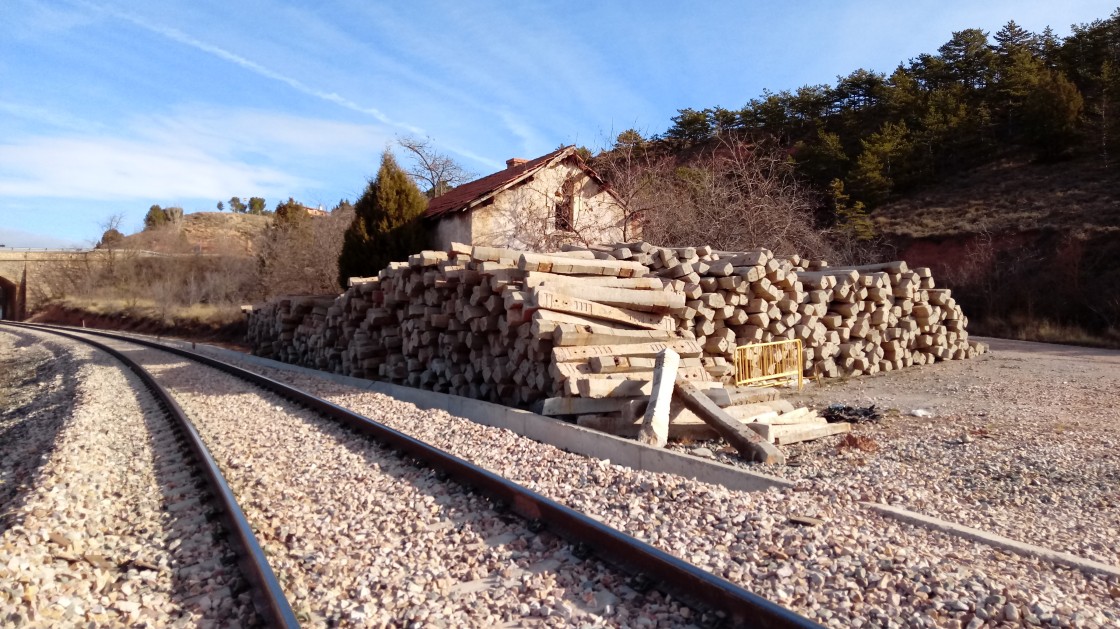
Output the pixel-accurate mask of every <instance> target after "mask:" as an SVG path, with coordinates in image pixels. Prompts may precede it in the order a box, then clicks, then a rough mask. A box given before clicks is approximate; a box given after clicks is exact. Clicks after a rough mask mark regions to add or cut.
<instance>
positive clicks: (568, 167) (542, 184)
mask: <svg viewBox="0 0 1120 629" xmlns="http://www.w3.org/2000/svg"><path fill="white" fill-rule="evenodd" d="M569 176H572V177H574V178H575V190H574V195H575V198H576V201H575V203H574V206H575V207H574V208H573V214H574V216H573V219H574V220H573V227H574V230H573V231H571V232H567V231H558V230H557V229H556V226H555V216H556V205H557V203H560V202H561V201H562V200H563V199H562V190H563V186H564V181H565V180H566V179H567V178H568V177H569ZM472 214H473V218H472V222H471V237H472V242H473V243H474V244H478V245H485V246H492V247H510V248H514V249H532V250H537V251H555V250H558V249H559V248H560V247H561V246H562V245H564V244H565V243H579V244H593V243H611V242H618V241H621V240H623V239H624V230H623V228H622V220H623V217H624V213H623V210H622V208H621V206H620V205H619V204H618V202H617V201H616V200H615V199H614V197H613V196H611V195H610V194H608V193H607V192H606V191H605V190H602V189H601V188H600V186H599V184H597V183H595V181H593V180H592V179H591V178H590V177H588V176H587V174H586V173H585V172H583V171H582V170H580V169H579V167H577V166H576V165H575V164H574V163H572V162H570V161H566V162H562V163H560V164H556V165H555V166H553V167H551V168H545V169H542V170H541V171H538V172H537V173H536V175H534V177H533V178H532V179H531V180H530V181H528V182H527V183H523V184H522V185H520V186H517V187H516V188H513V189H511V190H506V191H503V192H501V193H499V194H497V195H496V196H495V198H494V202H493V203H492V204H490V205H488V206H485V207H480V208H477V209H476V210H474V211H473V212H472ZM625 236H626V237H629V238H633V237H634V235H633V234H625Z"/></svg>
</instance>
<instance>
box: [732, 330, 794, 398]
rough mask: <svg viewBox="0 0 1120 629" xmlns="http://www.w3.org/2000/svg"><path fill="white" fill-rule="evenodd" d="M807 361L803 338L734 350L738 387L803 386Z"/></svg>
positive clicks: (756, 344)
mask: <svg viewBox="0 0 1120 629" xmlns="http://www.w3.org/2000/svg"><path fill="white" fill-rule="evenodd" d="M804 367H805V359H804V355H803V353H802V350H801V339H793V340H792V341H774V342H772V343H755V344H752V345H741V346H739V347H736V348H735V384H736V385H739V386H742V385H748V384H753V385H757V386H763V387H770V386H777V385H781V384H786V383H790V382H793V379H794V378H797V390H798V391H800V390H801V388H802V387H803V386H804V381H803V379H802V372H803V371H804Z"/></svg>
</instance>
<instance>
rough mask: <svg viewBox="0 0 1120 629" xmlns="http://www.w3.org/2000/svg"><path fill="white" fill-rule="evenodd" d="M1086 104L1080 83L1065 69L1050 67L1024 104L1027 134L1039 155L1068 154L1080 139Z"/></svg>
mask: <svg viewBox="0 0 1120 629" xmlns="http://www.w3.org/2000/svg"><path fill="white" fill-rule="evenodd" d="M1083 106H1084V100H1083V99H1082V98H1081V93H1080V92H1079V91H1078V90H1077V86H1075V85H1074V84H1073V82H1071V81H1070V80H1069V79H1067V78H1066V77H1065V75H1063V74H1062V73H1060V72H1054V71H1052V70H1046V71H1045V72H1044V73H1043V74H1042V75H1041V76H1040V77H1039V79H1038V82H1037V83H1036V84H1035V89H1034V90H1032V91H1031V93H1030V95H1029V97H1028V98H1027V101H1026V103H1025V104H1024V106H1023V109H1024V119H1025V123H1026V132H1027V137H1028V139H1029V141H1030V143H1031V145H1032V146H1033V147H1034V149H1035V151H1036V154H1037V156H1038V158H1039V159H1041V160H1043V161H1052V160H1055V159H1061V158H1063V157H1066V156H1067V153H1068V151H1069V149H1070V148H1072V147H1073V145H1074V144H1075V143H1076V142H1077V140H1078V127H1077V123H1078V120H1079V119H1080V117H1081V110H1082V108H1083Z"/></svg>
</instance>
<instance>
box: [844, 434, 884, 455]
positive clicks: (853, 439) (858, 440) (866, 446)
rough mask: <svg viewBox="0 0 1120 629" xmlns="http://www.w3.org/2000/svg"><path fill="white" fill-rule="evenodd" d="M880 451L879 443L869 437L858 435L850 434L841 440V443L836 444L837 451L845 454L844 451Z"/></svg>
mask: <svg viewBox="0 0 1120 629" xmlns="http://www.w3.org/2000/svg"><path fill="white" fill-rule="evenodd" d="M878 449H879V442H877V441H875V440H874V439H872V438H871V437H869V436H867V435H857V434H854V433H848V434H846V435H844V436H843V437H842V438H841V439H840V443H838V444H836V451H837V452H843V451H844V450H859V451H861V452H875V451H877V450H878Z"/></svg>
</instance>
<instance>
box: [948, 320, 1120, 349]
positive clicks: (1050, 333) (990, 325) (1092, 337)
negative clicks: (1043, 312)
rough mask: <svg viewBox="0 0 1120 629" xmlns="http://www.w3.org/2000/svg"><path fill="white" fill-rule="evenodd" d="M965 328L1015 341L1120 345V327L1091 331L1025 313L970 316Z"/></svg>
mask: <svg viewBox="0 0 1120 629" xmlns="http://www.w3.org/2000/svg"><path fill="white" fill-rule="evenodd" d="M968 330H969V332H970V333H972V334H975V335H979V336H994V337H997V338H1003V339H1013V340H1017V341H1038V342H1041V343H1059V344H1062V345H1079V346H1081V347H1098V348H1103V349H1120V329H1116V328H1108V329H1107V330H1105V331H1103V332H1102V333H1100V334H1094V333H1092V332H1089V331H1087V330H1085V328H1082V327H1080V326H1077V325H1070V324H1062V323H1055V322H1053V321H1046V320H1038V319H1027V318H1025V317H1012V318H1010V319H999V318H994V317H993V318H987V319H981V320H970V321H969V324H968Z"/></svg>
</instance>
